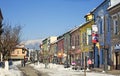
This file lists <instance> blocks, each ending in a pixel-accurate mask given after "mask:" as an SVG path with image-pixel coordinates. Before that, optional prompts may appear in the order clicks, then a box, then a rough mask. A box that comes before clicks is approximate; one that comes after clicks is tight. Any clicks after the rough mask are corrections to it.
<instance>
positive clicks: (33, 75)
mask: <svg viewBox="0 0 120 76" xmlns="http://www.w3.org/2000/svg"><path fill="white" fill-rule="evenodd" d="M17 67H18V68H19V70H20V71H21V72H22V74H23V76H48V75H47V74H46V73H42V72H39V71H37V70H35V69H34V68H33V67H31V66H29V64H27V65H26V66H25V67H22V66H21V65H19V66H17Z"/></svg>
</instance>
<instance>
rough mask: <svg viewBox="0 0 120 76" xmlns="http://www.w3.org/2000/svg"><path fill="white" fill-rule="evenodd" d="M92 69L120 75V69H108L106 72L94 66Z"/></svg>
mask: <svg viewBox="0 0 120 76" xmlns="http://www.w3.org/2000/svg"><path fill="white" fill-rule="evenodd" d="M92 71H93V72H102V73H107V74H112V75H119V76H120V70H108V71H106V72H105V71H104V70H103V69H101V68H93V69H92Z"/></svg>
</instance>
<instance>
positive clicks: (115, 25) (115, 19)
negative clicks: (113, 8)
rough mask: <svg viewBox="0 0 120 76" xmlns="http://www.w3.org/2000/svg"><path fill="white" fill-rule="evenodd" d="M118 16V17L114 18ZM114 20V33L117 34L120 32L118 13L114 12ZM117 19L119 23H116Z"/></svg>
mask: <svg viewBox="0 0 120 76" xmlns="http://www.w3.org/2000/svg"><path fill="white" fill-rule="evenodd" d="M114 17H116V18H114ZM112 20H113V33H114V34H115V35H117V34H118V17H117V14H114V15H112ZM116 21H117V24H116Z"/></svg>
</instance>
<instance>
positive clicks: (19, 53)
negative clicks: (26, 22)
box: [10, 45, 28, 60]
mask: <svg viewBox="0 0 120 76" xmlns="http://www.w3.org/2000/svg"><path fill="white" fill-rule="evenodd" d="M27 54H28V49H26V48H25V47H24V46H23V45H22V46H21V45H20V46H16V47H15V49H14V51H12V53H11V55H10V59H12V60H23V59H27V58H28V56H27Z"/></svg>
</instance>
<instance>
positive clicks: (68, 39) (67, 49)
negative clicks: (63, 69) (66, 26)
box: [63, 31, 71, 64]
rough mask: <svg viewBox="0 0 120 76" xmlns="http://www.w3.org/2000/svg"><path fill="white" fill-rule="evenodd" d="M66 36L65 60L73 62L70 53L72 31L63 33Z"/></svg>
mask: <svg viewBox="0 0 120 76" xmlns="http://www.w3.org/2000/svg"><path fill="white" fill-rule="evenodd" d="M63 36H64V53H65V55H66V59H65V61H67V62H68V63H69V64H71V55H70V31H68V32H66V33H64V34H63Z"/></svg>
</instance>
